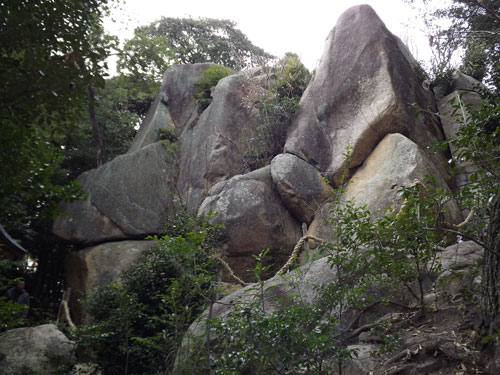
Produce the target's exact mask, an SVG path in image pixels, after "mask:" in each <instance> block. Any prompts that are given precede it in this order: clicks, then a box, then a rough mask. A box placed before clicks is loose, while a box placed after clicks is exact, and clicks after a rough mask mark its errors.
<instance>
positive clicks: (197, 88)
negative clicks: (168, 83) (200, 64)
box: [194, 65, 231, 112]
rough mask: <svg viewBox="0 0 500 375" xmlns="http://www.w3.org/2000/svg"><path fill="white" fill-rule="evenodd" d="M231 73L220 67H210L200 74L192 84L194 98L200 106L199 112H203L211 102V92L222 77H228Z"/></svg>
mask: <svg viewBox="0 0 500 375" xmlns="http://www.w3.org/2000/svg"><path fill="white" fill-rule="evenodd" d="M230 75H231V71H230V70H229V69H227V68H225V67H223V66H221V65H212V66H211V67H210V68H208V69H207V70H204V71H203V73H202V74H201V78H200V79H199V80H198V81H197V82H196V83H195V84H194V97H195V98H196V100H197V102H198V104H199V105H200V109H199V110H200V112H202V111H204V110H205V109H206V108H207V107H208V106H209V105H210V103H211V102H212V99H211V95H212V90H213V89H214V88H215V86H216V85H217V83H218V82H219V81H220V80H221V79H222V78H224V77H227V76H230Z"/></svg>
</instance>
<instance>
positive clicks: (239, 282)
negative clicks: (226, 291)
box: [210, 254, 250, 286]
mask: <svg viewBox="0 0 500 375" xmlns="http://www.w3.org/2000/svg"><path fill="white" fill-rule="evenodd" d="M210 258H212V259H213V260H216V261H218V262H219V263H220V264H221V265H222V267H224V268H225V269H226V271H227V272H228V273H229V276H231V277H232V278H233V279H234V280H235V281H236V282H237V283H238V284H240V285H241V286H247V285H250V283H246V282H244V281H243V280H241V279H240V278H239V277H238V276H236V275H235V273H234V272H233V270H232V269H231V267H230V266H229V264H227V263H226V261H225V260H224V259H222V256H221V254H214V255H212V256H211V257H210Z"/></svg>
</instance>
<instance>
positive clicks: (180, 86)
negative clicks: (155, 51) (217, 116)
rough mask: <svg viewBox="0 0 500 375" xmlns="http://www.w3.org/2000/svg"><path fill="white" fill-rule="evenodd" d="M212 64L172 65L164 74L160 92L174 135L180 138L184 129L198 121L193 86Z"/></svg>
mask: <svg viewBox="0 0 500 375" xmlns="http://www.w3.org/2000/svg"><path fill="white" fill-rule="evenodd" d="M212 65H213V64H212V63H198V64H186V65H172V66H171V67H170V68H168V70H167V71H166V72H165V74H164V76H163V82H162V85H161V90H160V92H164V93H165V95H166V98H165V99H166V100H165V101H166V102H167V105H168V109H169V111H170V115H171V116H172V120H173V122H174V125H175V130H174V135H176V136H180V135H181V132H182V130H183V129H184V128H185V127H189V126H193V124H194V123H195V122H196V120H197V119H198V105H197V103H196V99H195V98H194V88H195V87H194V84H195V83H196V82H197V81H198V80H199V79H200V78H201V75H202V73H203V71H205V70H207V69H208V68H210V67H211V66H212Z"/></svg>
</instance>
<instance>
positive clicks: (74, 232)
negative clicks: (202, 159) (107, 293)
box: [53, 143, 175, 242]
mask: <svg viewBox="0 0 500 375" xmlns="http://www.w3.org/2000/svg"><path fill="white" fill-rule="evenodd" d="M173 176H175V168H174V158H173V156H172V152H170V153H167V146H165V145H164V144H162V143H154V144H152V145H149V146H146V147H143V148H141V149H140V150H138V151H136V152H133V153H129V154H125V155H122V156H119V157H117V158H115V159H113V160H112V161H111V162H109V163H106V164H105V165H103V166H102V167H100V168H97V169H92V170H90V171H88V172H85V173H83V174H82V175H81V176H80V177H79V178H78V180H79V181H80V184H81V185H82V187H83V189H84V190H85V191H86V192H88V198H87V200H82V201H75V202H71V203H64V204H63V205H62V208H63V209H64V210H65V211H66V212H67V213H68V215H67V216H59V217H57V218H56V219H55V221H54V225H53V231H54V233H55V234H56V235H58V236H59V237H61V238H63V239H66V240H69V241H74V242H102V241H110V240H116V239H127V238H137V237H143V236H144V235H147V234H150V233H161V232H162V230H163V225H164V223H165V221H166V220H167V218H168V217H169V212H170V211H171V210H173V206H172V194H171V192H172V187H171V186H172V185H171V179H172V178H173Z"/></svg>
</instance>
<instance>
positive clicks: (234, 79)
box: [177, 73, 266, 212]
mask: <svg viewBox="0 0 500 375" xmlns="http://www.w3.org/2000/svg"><path fill="white" fill-rule="evenodd" d="M254 81H255V80H253V79H251V77H249V76H248V75H246V74H244V73H240V74H236V75H232V76H229V77H225V78H223V79H221V80H220V81H219V83H218V84H217V86H216V87H215V90H214V91H213V93H212V97H213V100H212V103H211V104H210V105H209V106H208V108H207V109H205V111H204V112H203V113H202V114H201V116H200V119H199V120H198V122H197V124H196V126H194V127H192V126H188V127H186V128H185V129H184V131H183V133H182V135H181V137H180V152H181V157H180V164H179V165H180V169H179V179H178V182H177V190H178V191H179V193H180V194H181V195H182V196H183V198H184V201H185V203H186V204H187V207H188V210H189V211H191V212H196V210H197V209H198V207H199V205H200V203H201V202H202V201H203V198H204V197H205V196H206V193H207V192H208V190H209V189H210V188H211V187H212V186H213V185H215V184H216V183H217V182H220V181H223V180H226V179H228V178H230V177H232V176H234V175H236V174H238V173H239V172H240V171H241V168H242V165H241V159H242V155H243V154H244V153H245V152H246V151H247V150H248V148H249V147H250V145H251V142H250V140H251V138H252V137H253V136H254V135H255V131H256V128H257V124H258V114H259V110H258V104H259V100H260V98H261V97H262V96H263V95H265V93H266V91H265V90H264V89H263V88H261V87H260V86H258V85H257V84H256V83H255V82H254Z"/></svg>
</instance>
